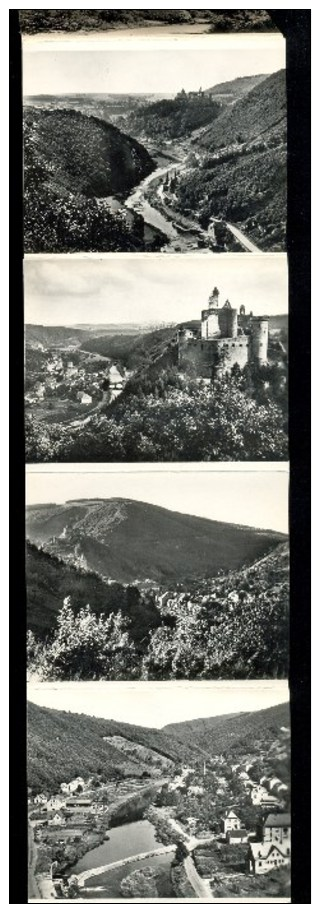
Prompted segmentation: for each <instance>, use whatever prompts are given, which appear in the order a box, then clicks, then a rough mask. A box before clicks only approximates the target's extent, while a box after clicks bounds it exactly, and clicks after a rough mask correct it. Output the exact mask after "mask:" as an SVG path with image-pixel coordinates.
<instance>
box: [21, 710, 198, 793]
mask: <svg viewBox="0 0 320 904" xmlns="http://www.w3.org/2000/svg"><path fill="white" fill-rule="evenodd" d="M113 735H121V736H122V737H124V738H127V739H128V740H129V741H135V742H137V743H139V744H142V745H145V746H147V747H149V748H150V749H152V750H155V751H157V752H158V753H160V754H163V755H164V756H167V757H169V758H171V759H173V760H179V759H181V757H182V753H183V749H182V748H181V744H180V742H179V741H176V740H175V738H172V740H171V739H170V738H168V737H166V736H164V735H163V733H161V732H160V731H158V730H157V729H148V728H140V727H139V726H135V725H132V726H131V725H128V724H124V723H121V722H114V721H109V720H105V719H96V718H93V717H91V716H85V715H78V714H75V713H66V712H59V711H55V710H51V709H46V708H43V707H39V706H36V705H35V704H33V703H29V705H28V784H29V786H30V787H31V788H32V789H33V791H35V792H37V791H39V790H41V789H44V790H50V791H57V790H58V789H59V785H60V784H61V782H63V781H70V780H71V779H73V778H75V777H76V776H78V775H79V776H81V777H82V778H84V779H87V778H88V777H89V776H90V774H92V773H96V772H98V770H101V775H102V777H103V778H104V779H108V778H116V777H117V775H118V776H119V775H121V773H122V774H123V773H124V772H125V771H127V770H129V771H130V767H131V772H132V774H133V775H134V774H139V769H137V763H136V762H135V761H134V760H133V758H132V756H130V755H129V754H127V753H122V751H120V750H118V749H117V748H116V747H114V746H113V745H110V744H108V743H107V742H106V741H104V740H103V738H104V737H107V736H113ZM140 766H141V764H140ZM142 771H143V770H142V769H140V774H141V772H142Z"/></svg>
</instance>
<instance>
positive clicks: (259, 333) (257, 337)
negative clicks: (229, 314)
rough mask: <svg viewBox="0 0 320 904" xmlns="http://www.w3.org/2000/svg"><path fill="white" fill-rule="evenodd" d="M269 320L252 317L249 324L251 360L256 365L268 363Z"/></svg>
mask: <svg viewBox="0 0 320 904" xmlns="http://www.w3.org/2000/svg"><path fill="white" fill-rule="evenodd" d="M268 341H269V318H268V317H253V319H252V324H251V359H252V361H254V362H255V363H257V364H260V365H261V364H267V363H268Z"/></svg>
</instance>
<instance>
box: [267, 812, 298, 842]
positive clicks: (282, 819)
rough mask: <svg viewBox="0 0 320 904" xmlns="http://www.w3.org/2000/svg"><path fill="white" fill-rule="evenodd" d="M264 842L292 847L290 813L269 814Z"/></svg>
mask: <svg viewBox="0 0 320 904" xmlns="http://www.w3.org/2000/svg"><path fill="white" fill-rule="evenodd" d="M262 831H263V841H264V842H266V843H269V844H271V843H274V844H289V846H290V845H291V815H290V813H269V815H268V816H267V818H266V820H265V822H264V825H263V830H262Z"/></svg>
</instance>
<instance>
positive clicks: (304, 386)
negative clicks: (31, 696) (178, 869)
mask: <svg viewBox="0 0 320 904" xmlns="http://www.w3.org/2000/svg"><path fill="white" fill-rule="evenodd" d="M267 12H268V13H269V14H270V15H271V16H272V18H273V20H274V22H275V24H276V25H277V27H278V28H279V29H280V30H281V31H282V33H283V34H284V36H285V37H286V38H287V91H288V188H289V192H288V197H289V200H288V261H289V311H290V317H289V381H290V383H289V398H290V467H291V482H290V543H291V639H290V640H291V670H290V692H291V714H292V815H293V851H292V880H293V885H292V901H293V902H294V904H309V901H310V899H311V891H310V334H311V329H310V322H311V309H310V54H311V49H310V31H311V10H296V11H294V10H267ZM9 20H10V198H11V201H10V290H11V291H10V324H11V335H10V339H11V346H10V351H11V355H10V362H11V372H10V373H11V387H12V388H11V444H10V463H11V478H12V479H11V509H10V511H11V515H10V531H11V565H12V572H11V602H10V627H11V631H10V666H11V668H10V695H11V697H10V702H11V709H10V732H11V745H10V771H11V793H12V799H11V818H10V823H11V824H10V830H11V870H10V882H11V892H12V900H14V901H17V902H18V901H19V902H22V901H26V900H27V801H26V785H27V779H26V750H25V736H26V716H25V712H26V691H25V686H26V678H25V676H26V660H25V634H26V596H25V577H24V500H25V496H24V433H23V366H24V365H23V362H24V351H23V341H24V340H23V275H22V273H23V269H22V260H23V239H22V115H21V114H22V108H21V45H20V35H19V22H18V11H15V10H10V12H9Z"/></svg>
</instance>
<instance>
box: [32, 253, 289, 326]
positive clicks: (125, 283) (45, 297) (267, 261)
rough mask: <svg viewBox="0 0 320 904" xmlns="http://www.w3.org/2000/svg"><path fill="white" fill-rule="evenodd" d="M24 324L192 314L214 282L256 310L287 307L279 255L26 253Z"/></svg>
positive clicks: (143, 319)
mask: <svg viewBox="0 0 320 904" xmlns="http://www.w3.org/2000/svg"><path fill="white" fill-rule="evenodd" d="M24 279H25V316H26V322H27V323H37V324H45V325H51V326H61V325H69V326H70V325H74V324H80V323H90V324H95V323H99V324H103V323H117V324H120V323H145V322H147V323H150V322H151V323H157V322H159V323H162V322H163V321H165V322H168V323H171V322H177V323H179V322H181V321H183V320H189V319H192V320H194V319H198V318H200V312H201V309H202V308H203V307H205V306H206V304H207V301H208V298H209V294H210V292H211V290H212V289H213V288H214V286H217V287H218V288H219V290H220V304H223V303H224V301H225V300H226V299H227V298H229V300H230V301H231V303H232V304H234V306H235V307H237V308H239V307H240V305H242V304H244V305H245V307H246V309H247V310H248V311H251V310H252V311H253V313H254V314H268V315H272V314H284V313H286V312H287V309H288V300H287V299H288V282H287V262H286V255H284V254H263V255H261V256H260V255H257V256H256V255H251V254H240V255H239V254H235V255H226V256H225V255H217V257H216V258H215V259H213V258H211V257H210V258H209V257H207V256H205V255H201V260H200V262H199V258H198V257H197V256H184V257H183V261H182V260H181V257H180V256H179V255H166V259H165V266H164V258H163V255H162V254H160V255H153V254H152V255H142V256H140V255H139V254H138V255H137V254H133V255H128V254H125V255H121V254H120V255H119V254H116V255H108V256H107V257H105V258H103V259H97V258H96V256H95V259H94V260H92V258H91V257H88V258H86V259H79V258H77V259H75V258H74V257H73V256H71V259H70V256H68V258H65V257H64V258H60V256H59V258H58V259H57V260H55V259H54V260H53V259H52V257H51V258H50V259H45V260H44V259H43V258H41V259H40V260H39V258H36V257H34V258H31V259H29V258H28V259H26V260H25V264H24Z"/></svg>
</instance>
